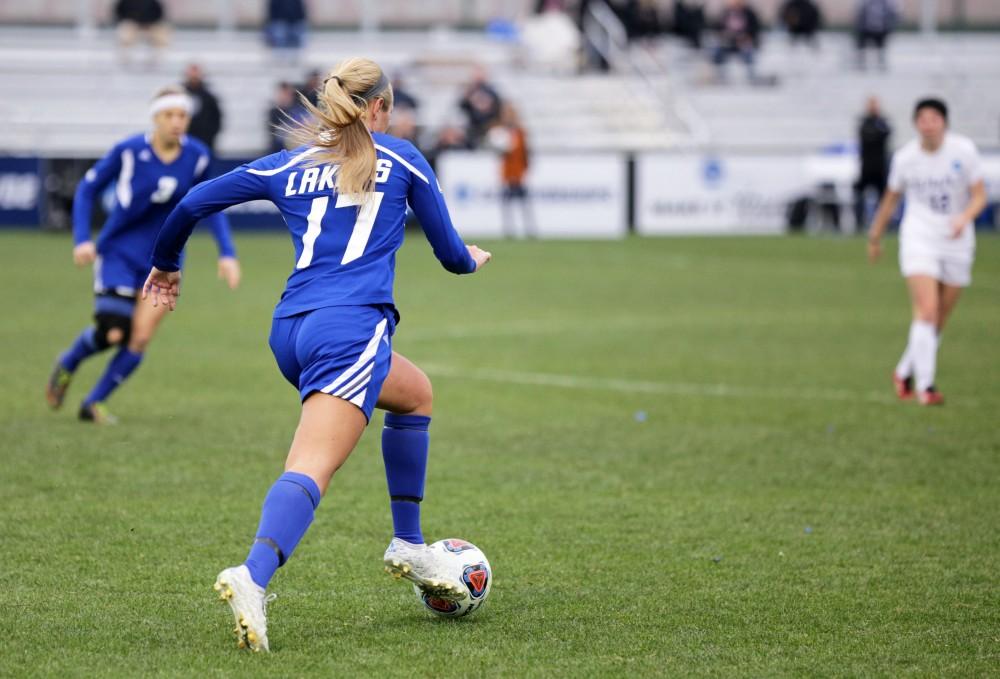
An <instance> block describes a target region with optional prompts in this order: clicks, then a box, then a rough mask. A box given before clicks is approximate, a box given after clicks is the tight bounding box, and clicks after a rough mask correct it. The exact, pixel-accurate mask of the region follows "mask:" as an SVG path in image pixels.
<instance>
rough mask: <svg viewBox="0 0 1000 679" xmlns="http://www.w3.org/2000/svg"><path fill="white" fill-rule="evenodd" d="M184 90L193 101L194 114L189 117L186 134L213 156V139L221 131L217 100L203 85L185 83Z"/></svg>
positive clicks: (220, 114)
mask: <svg viewBox="0 0 1000 679" xmlns="http://www.w3.org/2000/svg"><path fill="white" fill-rule="evenodd" d="M184 89H186V90H187V92H188V94H189V95H190V96H191V98H192V99H193V100H194V113H193V114H192V115H191V126H190V127H188V134H189V135H191V136H192V137H194V138H195V139H200V140H201V141H202V142H203V143H204V144H205V146H207V147H208V150H209V151H211V152H212V153H213V154H214V153H215V138H216V137H217V136H218V135H219V131H220V130H222V109H221V108H220V107H219V100H218V99H216V98H215V95H214V94H212V92H211V91H210V90H209V89H208V88H207V87H205V84H204V83H201V84H199V85H197V86H193V85H190V84H187V83H185V85H184Z"/></svg>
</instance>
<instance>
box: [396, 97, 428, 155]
mask: <svg viewBox="0 0 1000 679" xmlns="http://www.w3.org/2000/svg"><path fill="white" fill-rule="evenodd" d="M392 95H393V97H395V96H396V91H395V90H393V92H392ZM389 134H391V135H392V136H394V137H398V138H400V139H405V140H406V141H408V142H410V143H411V144H413V145H414V146H416V147H417V148H419V147H420V144H418V143H417V114H416V112H415V111H414V110H413V109H412V108H405V107H404V108H399V107H398V106H397V105H396V103H395V102H393V105H392V118H391V119H390V123H389Z"/></svg>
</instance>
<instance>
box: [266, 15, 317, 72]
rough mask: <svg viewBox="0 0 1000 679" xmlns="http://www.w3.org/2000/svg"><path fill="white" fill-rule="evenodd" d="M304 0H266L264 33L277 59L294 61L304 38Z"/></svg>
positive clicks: (297, 57)
mask: <svg viewBox="0 0 1000 679" xmlns="http://www.w3.org/2000/svg"><path fill="white" fill-rule="evenodd" d="M307 21H308V15H307V13H306V4H305V1H304V0H268V3H267V24H266V25H265V27H264V35H265V38H266V39H267V44H268V45H269V46H270V47H271V48H272V49H273V50H274V55H275V57H276V58H277V59H278V60H279V61H284V62H288V63H296V62H297V61H298V60H299V55H300V53H301V50H302V46H303V45H304V44H305V39H306V24H307Z"/></svg>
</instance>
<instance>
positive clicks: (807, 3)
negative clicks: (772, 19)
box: [778, 0, 823, 49]
mask: <svg viewBox="0 0 1000 679" xmlns="http://www.w3.org/2000/svg"><path fill="white" fill-rule="evenodd" d="M778 17H779V19H780V20H781V23H782V25H783V26H784V27H785V30H786V31H788V37H789V39H790V40H791V42H792V44H795V43H798V42H801V43H805V44H807V45H809V46H811V47H813V48H814V49H815V48H817V47H819V43H818V42H817V41H816V34H817V33H818V32H819V30H820V28H822V26H823V15H822V13H821V12H820V9H819V7H818V6H817V5H816V3H815V2H813V0H786V2H785V4H784V5H782V7H781V11H779V12H778Z"/></svg>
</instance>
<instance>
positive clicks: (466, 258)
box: [407, 149, 491, 274]
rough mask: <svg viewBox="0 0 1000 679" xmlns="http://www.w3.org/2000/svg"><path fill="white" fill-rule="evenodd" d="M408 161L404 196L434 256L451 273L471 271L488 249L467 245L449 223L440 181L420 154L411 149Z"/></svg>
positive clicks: (473, 270)
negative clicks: (409, 163) (407, 188)
mask: <svg viewBox="0 0 1000 679" xmlns="http://www.w3.org/2000/svg"><path fill="white" fill-rule="evenodd" d="M409 161H410V162H411V163H412V165H413V167H412V168H410V173H411V174H412V177H411V182H410V191H409V194H408V195H407V200H408V202H409V204H410V207H411V208H413V213H414V214H415V215H416V216H417V220H418V221H419V222H420V228H421V229H423V231H424V235H425V236H427V240H428V241H429V242H430V244H431V247H432V248H433V250H434V256H435V257H437V258H438V261H439V262H441V265H442V266H443V267H444V268H445V269H447V270H448V271H450V272H452V273H456V274H465V273H474V272H475V271H476V270H477V269H478V268H479V267H481V266H482V265H484V264H485V263H486V262H488V261H489V260H490V257H491V255H490V253H488V252H485V251H483V250H480V249H479V248H478V247H476V246H475V245H471V246H466V244H465V242H464V241H463V240H462V237H461V236H459V235H458V231H456V230H455V226H454V225H453V224H452V223H451V215H449V214H448V206H447V205H445V202H444V194H443V193H442V192H441V185H440V184H438V180H437V177H436V176H434V171H433V170H432V169H431V166H430V164H429V163H428V162H427V160H426V159H424V157H423V155H421V153H420V152H419V151H417V150H416V149H413V150H412V152H411V154H410V156H409Z"/></svg>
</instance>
